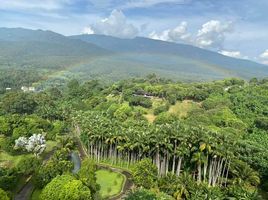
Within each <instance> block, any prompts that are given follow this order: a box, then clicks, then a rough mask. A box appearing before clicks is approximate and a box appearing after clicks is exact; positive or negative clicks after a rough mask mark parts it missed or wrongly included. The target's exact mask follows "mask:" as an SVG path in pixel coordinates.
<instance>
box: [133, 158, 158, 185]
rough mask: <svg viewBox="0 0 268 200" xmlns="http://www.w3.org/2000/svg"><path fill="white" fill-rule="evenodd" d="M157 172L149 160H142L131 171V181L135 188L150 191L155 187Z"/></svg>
mask: <svg viewBox="0 0 268 200" xmlns="http://www.w3.org/2000/svg"><path fill="white" fill-rule="evenodd" d="M157 175H158V170H157V167H156V166H155V165H154V164H152V162H151V160H150V159H143V160H141V161H140V162H138V163H137V164H136V165H135V167H134V169H133V179H134V182H135V184H136V185H137V186H141V187H144V188H146V189H150V188H152V187H154V186H155V185H156V180H157Z"/></svg>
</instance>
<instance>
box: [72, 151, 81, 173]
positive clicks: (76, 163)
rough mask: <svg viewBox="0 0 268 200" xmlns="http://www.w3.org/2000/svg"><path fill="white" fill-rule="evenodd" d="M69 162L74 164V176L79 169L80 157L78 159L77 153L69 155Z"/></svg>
mask: <svg viewBox="0 0 268 200" xmlns="http://www.w3.org/2000/svg"><path fill="white" fill-rule="evenodd" d="M71 161H72V162H73V164H74V168H73V170H72V173H74V174H76V173H77V172H78V171H79V169H80V167H81V160H80V157H79V155H78V153H77V152H72V153H71Z"/></svg>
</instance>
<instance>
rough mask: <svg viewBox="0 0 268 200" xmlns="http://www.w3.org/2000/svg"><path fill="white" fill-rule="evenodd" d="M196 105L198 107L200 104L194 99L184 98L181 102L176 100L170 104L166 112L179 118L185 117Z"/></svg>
mask: <svg viewBox="0 0 268 200" xmlns="http://www.w3.org/2000/svg"><path fill="white" fill-rule="evenodd" d="M198 107H200V105H199V104H198V103H196V102H194V101H190V100H184V101H182V102H181V101H177V102H176V104H175V105H173V106H170V108H169V110H168V112H169V113H172V114H175V115H176V116H178V117H179V118H183V117H186V116H187V114H188V113H189V112H190V111H191V110H193V109H195V108H198Z"/></svg>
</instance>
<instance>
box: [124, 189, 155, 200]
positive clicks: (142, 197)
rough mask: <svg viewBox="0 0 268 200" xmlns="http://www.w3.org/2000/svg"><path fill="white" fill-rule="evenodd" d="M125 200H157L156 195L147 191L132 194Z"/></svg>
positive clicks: (141, 190) (137, 191) (142, 190)
mask: <svg viewBox="0 0 268 200" xmlns="http://www.w3.org/2000/svg"><path fill="white" fill-rule="evenodd" d="M125 200H157V198H156V194H155V193H153V192H151V191H149V190H145V189H139V190H136V191H133V192H130V193H129V194H128V196H127V197H126V198H125Z"/></svg>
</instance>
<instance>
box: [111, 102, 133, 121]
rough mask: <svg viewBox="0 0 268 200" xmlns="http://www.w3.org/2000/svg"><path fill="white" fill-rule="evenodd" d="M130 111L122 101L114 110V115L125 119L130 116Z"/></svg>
mask: <svg viewBox="0 0 268 200" xmlns="http://www.w3.org/2000/svg"><path fill="white" fill-rule="evenodd" d="M131 111H132V109H131V107H130V106H129V105H128V104H127V103H124V104H122V105H121V106H120V107H119V108H118V109H117V110H116V111H115V113H114V116H115V117H116V118H117V119H120V120H126V119H127V118H128V117H130V116H131Z"/></svg>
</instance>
